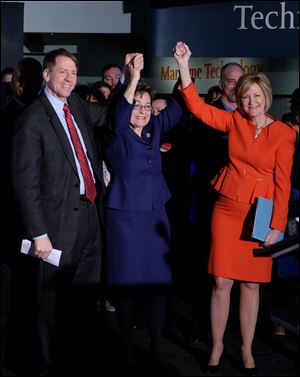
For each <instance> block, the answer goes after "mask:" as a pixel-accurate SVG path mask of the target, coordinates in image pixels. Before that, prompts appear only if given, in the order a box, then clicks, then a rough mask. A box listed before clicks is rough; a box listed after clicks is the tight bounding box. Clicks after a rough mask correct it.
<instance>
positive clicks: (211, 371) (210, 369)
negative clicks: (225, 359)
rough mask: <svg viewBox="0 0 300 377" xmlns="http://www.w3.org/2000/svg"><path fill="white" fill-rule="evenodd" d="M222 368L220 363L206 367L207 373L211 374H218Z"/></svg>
mask: <svg viewBox="0 0 300 377" xmlns="http://www.w3.org/2000/svg"><path fill="white" fill-rule="evenodd" d="M219 369H220V363H219V364H217V365H207V366H206V369H205V374H206V375H207V376H210V375H211V374H216V373H217V372H218V371H219Z"/></svg>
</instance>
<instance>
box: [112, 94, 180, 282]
mask: <svg viewBox="0 0 300 377" xmlns="http://www.w3.org/2000/svg"><path fill="white" fill-rule="evenodd" d="M133 107H134V104H130V103H128V101H127V100H126V99H125V97H124V96H122V97H121V98H120V100H119V102H118V104H117V106H116V108H115V114H114V121H113V124H112V128H111V131H110V135H109V138H108V140H109V141H108V146H107V148H106V159H107V161H106V162H107V166H108V169H109V171H110V174H111V180H110V183H109V185H108V188H107V193H106V195H107V202H106V203H107V205H106V215H107V248H108V249H107V260H108V266H107V267H108V269H107V278H108V284H109V286H110V287H112V288H113V287H124V288H126V287H136V286H138V287H140V286H148V287H150V288H151V287H153V286H165V285H170V283H171V266H170V226H169V221H168V218H167V214H166V209H165V204H166V202H167V201H168V199H170V192H169V189H168V187H167V184H166V182H165V179H164V177H163V176H162V172H161V158H160V150H159V148H160V138H161V136H163V135H164V134H165V133H166V132H168V131H169V130H170V129H171V128H172V127H173V126H174V125H175V124H176V123H178V122H179V121H180V119H181V116H182V112H181V108H180V107H179V105H178V104H177V103H176V102H175V101H173V102H172V103H171V104H170V105H169V106H168V107H167V108H165V109H164V110H163V111H162V112H161V113H160V115H159V116H157V117H155V116H153V115H151V118H150V121H149V123H148V124H147V125H146V126H145V127H144V128H143V130H142V137H139V136H138V135H137V134H136V133H135V132H134V131H133V129H132V128H131V127H130V126H129V124H130V118H131V113H132V110H133Z"/></svg>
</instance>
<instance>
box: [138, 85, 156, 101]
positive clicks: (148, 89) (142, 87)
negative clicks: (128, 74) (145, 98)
mask: <svg viewBox="0 0 300 377" xmlns="http://www.w3.org/2000/svg"><path fill="white" fill-rule="evenodd" d="M137 93H140V94H144V93H148V94H149V96H150V99H151V102H152V101H153V98H154V96H155V94H156V92H155V90H154V89H152V88H151V86H149V85H147V84H146V83H145V82H144V81H142V80H139V82H138V84H137V87H136V90H135V95H136V94H137Z"/></svg>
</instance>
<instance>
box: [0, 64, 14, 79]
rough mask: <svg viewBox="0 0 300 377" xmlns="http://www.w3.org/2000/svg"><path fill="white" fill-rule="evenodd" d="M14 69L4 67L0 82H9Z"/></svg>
mask: <svg viewBox="0 0 300 377" xmlns="http://www.w3.org/2000/svg"><path fill="white" fill-rule="evenodd" d="M13 73H14V69H13V68H12V67H6V68H4V69H2V71H1V82H11V80H12V77H13Z"/></svg>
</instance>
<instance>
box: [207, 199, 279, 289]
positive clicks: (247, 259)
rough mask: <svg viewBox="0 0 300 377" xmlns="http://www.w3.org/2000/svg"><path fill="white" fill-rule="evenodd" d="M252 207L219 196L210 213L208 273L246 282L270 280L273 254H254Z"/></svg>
mask: <svg viewBox="0 0 300 377" xmlns="http://www.w3.org/2000/svg"><path fill="white" fill-rule="evenodd" d="M253 220H254V206H253V205H251V204H248V203H240V202H236V201H234V200H232V199H229V198H227V197H225V196H223V195H219V197H218V199H217V201H216V203H215V206H214V209H213V214H212V222H211V249H210V256H209V262H208V273H209V274H212V275H214V276H220V277H225V278H228V279H233V280H242V281H249V282H260V283H263V282H270V281H271V276H272V257H255V256H253V249H257V248H259V247H260V245H259V243H258V242H256V241H254V240H253V239H251V232H252V227H253Z"/></svg>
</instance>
